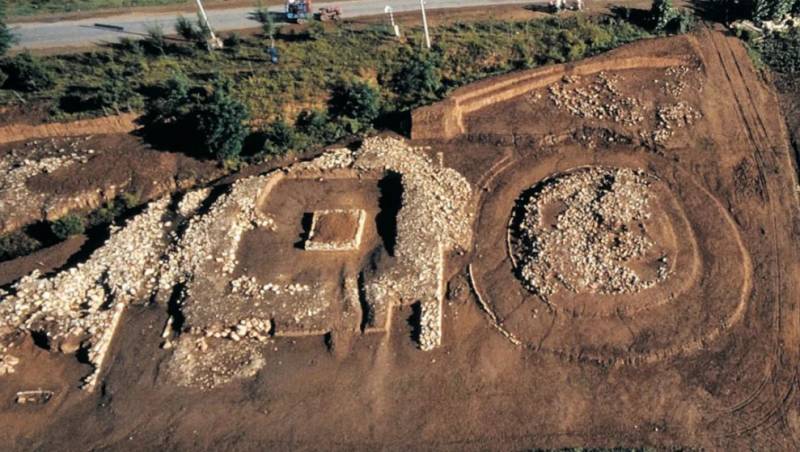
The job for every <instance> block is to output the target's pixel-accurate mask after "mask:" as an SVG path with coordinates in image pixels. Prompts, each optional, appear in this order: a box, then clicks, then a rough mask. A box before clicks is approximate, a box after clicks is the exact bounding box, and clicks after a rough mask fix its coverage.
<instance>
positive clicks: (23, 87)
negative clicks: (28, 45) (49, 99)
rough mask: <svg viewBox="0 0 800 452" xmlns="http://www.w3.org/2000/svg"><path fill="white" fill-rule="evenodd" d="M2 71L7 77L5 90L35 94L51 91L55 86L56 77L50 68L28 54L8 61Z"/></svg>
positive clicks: (22, 54) (4, 85)
mask: <svg viewBox="0 0 800 452" xmlns="http://www.w3.org/2000/svg"><path fill="white" fill-rule="evenodd" d="M2 70H3V72H5V74H6V76H7V79H6V82H5V83H4V84H3V87H4V88H9V89H13V90H16V91H23V92H35V91H42V90H46V89H49V88H51V87H52V86H53V85H54V84H55V75H54V74H53V71H52V70H51V69H50V67H48V66H47V65H46V64H45V63H43V62H42V60H40V59H39V58H37V57H34V56H33V55H31V54H30V53H28V52H24V53H20V54H19V55H16V56H15V57H13V58H10V59H8V60H6V61H5V62H4V63H3V65H2Z"/></svg>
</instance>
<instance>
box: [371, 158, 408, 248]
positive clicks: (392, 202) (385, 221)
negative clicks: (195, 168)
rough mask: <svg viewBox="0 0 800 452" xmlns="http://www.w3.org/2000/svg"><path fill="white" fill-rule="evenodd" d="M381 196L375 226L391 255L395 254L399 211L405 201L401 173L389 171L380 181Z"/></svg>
mask: <svg viewBox="0 0 800 452" xmlns="http://www.w3.org/2000/svg"><path fill="white" fill-rule="evenodd" d="M378 189H380V191H381V197H380V199H378V207H379V208H380V212H378V215H376V216H375V226H376V227H377V230H378V235H379V236H380V237H381V240H382V241H383V246H384V248H386V252H387V253H389V255H390V256H394V247H395V244H396V243H397V213H398V212H399V211H400V207H401V206H402V203H403V183H402V176H401V175H400V174H399V173H395V172H389V173H388V174H387V175H386V176H385V177H384V178H383V179H381V180H380V181H379V182H378Z"/></svg>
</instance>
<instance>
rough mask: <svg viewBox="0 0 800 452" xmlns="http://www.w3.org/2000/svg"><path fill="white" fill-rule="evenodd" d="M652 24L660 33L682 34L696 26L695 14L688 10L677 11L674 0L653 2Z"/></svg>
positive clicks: (651, 10)
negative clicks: (673, 3)
mask: <svg viewBox="0 0 800 452" xmlns="http://www.w3.org/2000/svg"><path fill="white" fill-rule="evenodd" d="M650 22H651V26H652V28H653V30H654V31H656V32H659V33H670V34H680V33H686V32H687V31H689V30H690V29H691V28H692V27H693V26H694V24H695V19H694V14H692V12H691V11H689V10H686V9H677V8H675V7H674V6H673V5H672V0H653V6H652V7H651V9H650Z"/></svg>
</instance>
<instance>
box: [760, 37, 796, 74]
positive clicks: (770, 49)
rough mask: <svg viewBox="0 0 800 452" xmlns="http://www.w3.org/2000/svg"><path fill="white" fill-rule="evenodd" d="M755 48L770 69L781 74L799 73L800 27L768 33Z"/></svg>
mask: <svg viewBox="0 0 800 452" xmlns="http://www.w3.org/2000/svg"><path fill="white" fill-rule="evenodd" d="M755 48H756V50H758V52H759V53H760V54H761V58H762V60H763V61H764V63H766V64H767V65H768V66H769V67H770V68H772V70H774V71H776V72H780V73H782V74H792V75H797V74H800V29H797V28H795V29H794V30H792V31H790V32H785V33H771V34H768V35H767V36H765V37H764V39H763V40H762V41H760V42H759V43H758V44H757V45H755Z"/></svg>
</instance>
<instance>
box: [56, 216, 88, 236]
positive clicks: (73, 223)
mask: <svg viewBox="0 0 800 452" xmlns="http://www.w3.org/2000/svg"><path fill="white" fill-rule="evenodd" d="M85 230H86V226H85V224H84V222H83V219H82V218H81V217H79V216H77V215H72V214H70V215H67V216H65V217H63V218H60V219H58V220H56V221H54V222H52V223H50V231H51V232H52V233H53V235H54V236H56V237H57V238H58V239H60V240H65V239H67V238H68V237H70V236H73V235H78V234H83V233H84V231H85Z"/></svg>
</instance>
